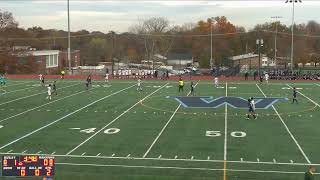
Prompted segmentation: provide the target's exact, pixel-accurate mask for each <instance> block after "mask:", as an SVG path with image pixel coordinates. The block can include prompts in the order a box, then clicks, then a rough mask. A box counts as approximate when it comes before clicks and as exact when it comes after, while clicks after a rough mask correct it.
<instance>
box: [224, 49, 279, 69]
mask: <svg viewBox="0 0 320 180" xmlns="http://www.w3.org/2000/svg"><path fill="white" fill-rule="evenodd" d="M229 59H230V60H232V62H233V66H234V67H236V66H239V67H240V69H245V70H251V69H258V68H259V55H258V54H253V53H248V54H242V55H238V56H232V57H229ZM260 63H261V64H260V65H261V67H262V68H263V67H273V66H275V65H276V64H275V62H274V61H273V60H272V59H270V58H268V57H267V56H265V55H261V62H260Z"/></svg>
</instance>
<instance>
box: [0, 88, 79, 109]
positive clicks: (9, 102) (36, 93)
mask: <svg viewBox="0 0 320 180" xmlns="http://www.w3.org/2000/svg"><path fill="white" fill-rule="evenodd" d="M75 85H79V84H73V85H70V86H66V87H62V88H58V89H64V88H68V87H72V86H75ZM45 93H47V91H44V92H40V93H36V94H32V95H29V96H24V97H21V98H17V99H13V100H11V101H7V102H3V103H1V104H0V106H1V105H4V104H8V103H11V102H15V101H19V100H21V99H26V98H28V97H33V96H36V95H39V94H45Z"/></svg>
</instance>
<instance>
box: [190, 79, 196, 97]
mask: <svg viewBox="0 0 320 180" xmlns="http://www.w3.org/2000/svg"><path fill="white" fill-rule="evenodd" d="M190 86H191V90H190V92H191V96H195V92H194V88H195V85H194V84H193V81H191V84H190Z"/></svg>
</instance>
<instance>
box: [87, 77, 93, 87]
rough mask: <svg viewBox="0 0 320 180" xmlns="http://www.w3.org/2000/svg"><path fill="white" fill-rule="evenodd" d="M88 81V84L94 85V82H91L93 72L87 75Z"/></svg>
mask: <svg viewBox="0 0 320 180" xmlns="http://www.w3.org/2000/svg"><path fill="white" fill-rule="evenodd" d="M87 82H88V85H90V86H91V85H92V82H91V74H89V75H88V77H87Z"/></svg>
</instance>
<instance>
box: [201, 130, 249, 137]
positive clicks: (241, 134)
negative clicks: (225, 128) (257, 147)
mask: <svg viewBox="0 0 320 180" xmlns="http://www.w3.org/2000/svg"><path fill="white" fill-rule="evenodd" d="M230 135H231V136H232V137H236V138H242V137H246V135H247V134H246V133H245V132H242V131H233V132H231V133H230ZM206 136H207V137H219V136H221V131H206Z"/></svg>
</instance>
